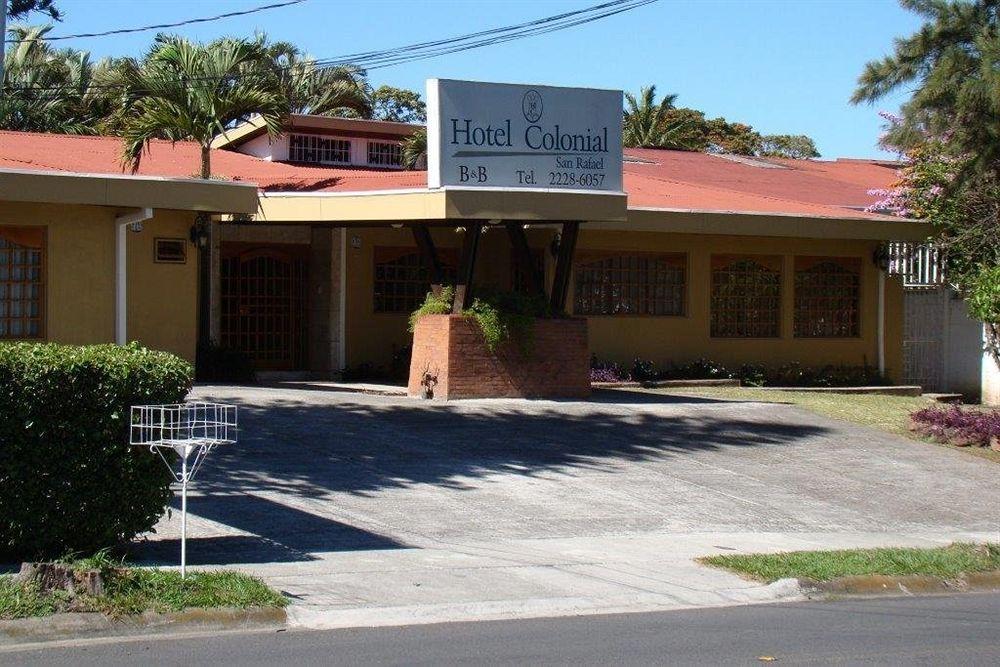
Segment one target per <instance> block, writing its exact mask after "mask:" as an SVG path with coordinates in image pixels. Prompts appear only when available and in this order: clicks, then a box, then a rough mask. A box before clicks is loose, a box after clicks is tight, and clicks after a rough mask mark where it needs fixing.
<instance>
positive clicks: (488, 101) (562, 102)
mask: <svg viewBox="0 0 1000 667" xmlns="http://www.w3.org/2000/svg"><path fill="white" fill-rule="evenodd" d="M427 183H428V186H429V187H431V188H441V187H445V188H447V187H459V188H518V189H529V190H582V191H590V192H621V191H622V93H621V91H620V90H593V89H588V88H555V87H552V86H532V85H516V84H506V83H480V82H476V81H455V80H451V79H429V80H428V81H427Z"/></svg>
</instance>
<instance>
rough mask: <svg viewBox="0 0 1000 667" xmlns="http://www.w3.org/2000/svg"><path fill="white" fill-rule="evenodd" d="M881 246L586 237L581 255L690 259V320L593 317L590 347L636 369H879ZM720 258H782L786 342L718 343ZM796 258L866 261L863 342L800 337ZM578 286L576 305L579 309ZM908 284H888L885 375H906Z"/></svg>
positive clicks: (746, 239)
mask: <svg viewBox="0 0 1000 667" xmlns="http://www.w3.org/2000/svg"><path fill="white" fill-rule="evenodd" d="M877 245H878V242H875V241H843V240H811V239H781V238H763V237H735V236H709V235H689V234H657V233H652V232H629V233H622V232H611V231H586V230H584V231H583V232H581V234H580V242H579V245H578V247H577V248H578V253H585V252H586V251H588V250H623V251H642V252H680V253H685V254H686V255H687V264H688V280H687V283H688V284H687V314H686V315H685V316H682V317H649V316H624V317H623V316H611V317H590V318H589V320H590V347H591V350H592V351H593V352H594V353H595V354H597V355H598V357H601V358H602V359H607V360H612V361H617V362H619V363H631V360H632V359H633V358H635V357H637V356H638V357H642V358H644V359H651V360H653V361H655V362H657V363H660V364H664V363H668V362H673V363H684V362H688V361H693V360H695V359H698V358H699V357H705V358H708V359H712V360H713V361H718V362H720V363H724V364H738V363H748V362H754V363H763V364H781V363H788V362H800V363H802V364H806V365H819V364H850V365H860V364H863V363H865V362H867V363H868V364H870V365H873V366H874V365H875V364H877V363H878V348H877V345H876V335H877V281H878V271H877V269H876V267H875V265H874V263H873V262H872V261H871V257H872V253H873V252H874V250H875V248H876V247H877ZM713 254H760V255H781V256H782V258H783V263H782V312H781V316H782V317H781V319H782V325H781V337H780V338H771V339H739V338H712V337H711V336H710V332H709V323H710V319H709V290H710V286H711V277H710V261H711V256H712V255H713ZM796 255H801V256H828V257H857V258H859V259H860V260H861V267H862V275H861V335H860V336H859V337H858V338H822V339H818V338H794V337H793V336H792V326H793V306H794V289H793V275H794V274H793V262H794V257H795V256H796ZM572 289H573V288H572V286H571V288H570V299H569V302H570V304H572V302H573V295H572ZM902 297H903V294H902V285H901V283H900V282H899V281H898V280H895V279H889V280H887V281H886V370H887V372H888V374H889V375H890V376H891V377H898V376H899V373H900V371H901V370H902V347H903V345H902V321H903V311H902V307H903V302H902Z"/></svg>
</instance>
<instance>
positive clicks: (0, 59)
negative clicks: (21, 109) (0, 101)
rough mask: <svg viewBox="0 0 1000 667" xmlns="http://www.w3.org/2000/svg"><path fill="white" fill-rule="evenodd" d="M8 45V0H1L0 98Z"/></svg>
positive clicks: (0, 96) (1, 96)
mask: <svg viewBox="0 0 1000 667" xmlns="http://www.w3.org/2000/svg"><path fill="white" fill-rule="evenodd" d="M6 46H7V0H0V98H3V83H4V78H3V77H4V63H5V60H4V59H5V58H6V57H7V56H6Z"/></svg>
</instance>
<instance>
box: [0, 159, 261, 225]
mask: <svg viewBox="0 0 1000 667" xmlns="http://www.w3.org/2000/svg"><path fill="white" fill-rule="evenodd" d="M0 201H21V202H37V203H47V204H89V205H94V206H115V207H148V208H156V209H166V210H178V211H201V212H207V213H238V214H250V213H254V212H255V211H256V210H257V186H256V185H254V184H253V183H235V182H227V181H212V180H202V179H194V178H161V177H154V176H131V175H126V174H82V173H72V172H58V171H34V170H20V169H0Z"/></svg>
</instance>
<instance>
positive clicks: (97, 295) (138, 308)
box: [0, 202, 198, 360]
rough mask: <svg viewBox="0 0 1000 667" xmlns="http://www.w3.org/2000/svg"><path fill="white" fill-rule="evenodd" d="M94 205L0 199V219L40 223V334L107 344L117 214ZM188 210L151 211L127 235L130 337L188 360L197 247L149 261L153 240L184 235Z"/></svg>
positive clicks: (188, 222)
mask: <svg viewBox="0 0 1000 667" xmlns="http://www.w3.org/2000/svg"><path fill="white" fill-rule="evenodd" d="M120 212H122V211H119V210H116V209H113V208H105V207H99V206H83V205H60V204H32V203H18V202H0V226H7V225H12V226H42V227H44V228H45V229H46V237H47V239H46V309H45V311H46V339H47V340H50V341H53V342H59V343H72V344H88V343H109V342H113V341H114V337H115V223H114V218H115V215H116V214H118V213H120ZM193 220H194V214H193V213H186V212H175V211H159V210H158V211H156V212H155V216H154V218H153V219H152V220H149V221H147V222H145V223H144V226H145V228H144V231H143V232H141V233H139V234H134V233H129V234H128V282H129V288H128V304H129V308H128V338H129V340H138V341H140V342H141V343H142V344H144V345H146V346H148V347H151V348H155V349H159V350H166V351H168V352H173V353H175V354H178V355H181V356H183V357H184V358H186V359H189V360H193V359H194V352H195V342H196V339H197V328H196V326H195V325H196V318H197V307H196V303H197V290H196V285H197V264H198V263H197V254H196V252H195V249H194V247H193V246H191V245H190V244H189V245H188V246H187V250H188V257H187V263H186V264H157V263H154V261H153V247H154V239H155V238H157V237H170V238H184V239H186V238H187V237H188V230H189V229H190V227H191V224H192V223H193Z"/></svg>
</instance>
